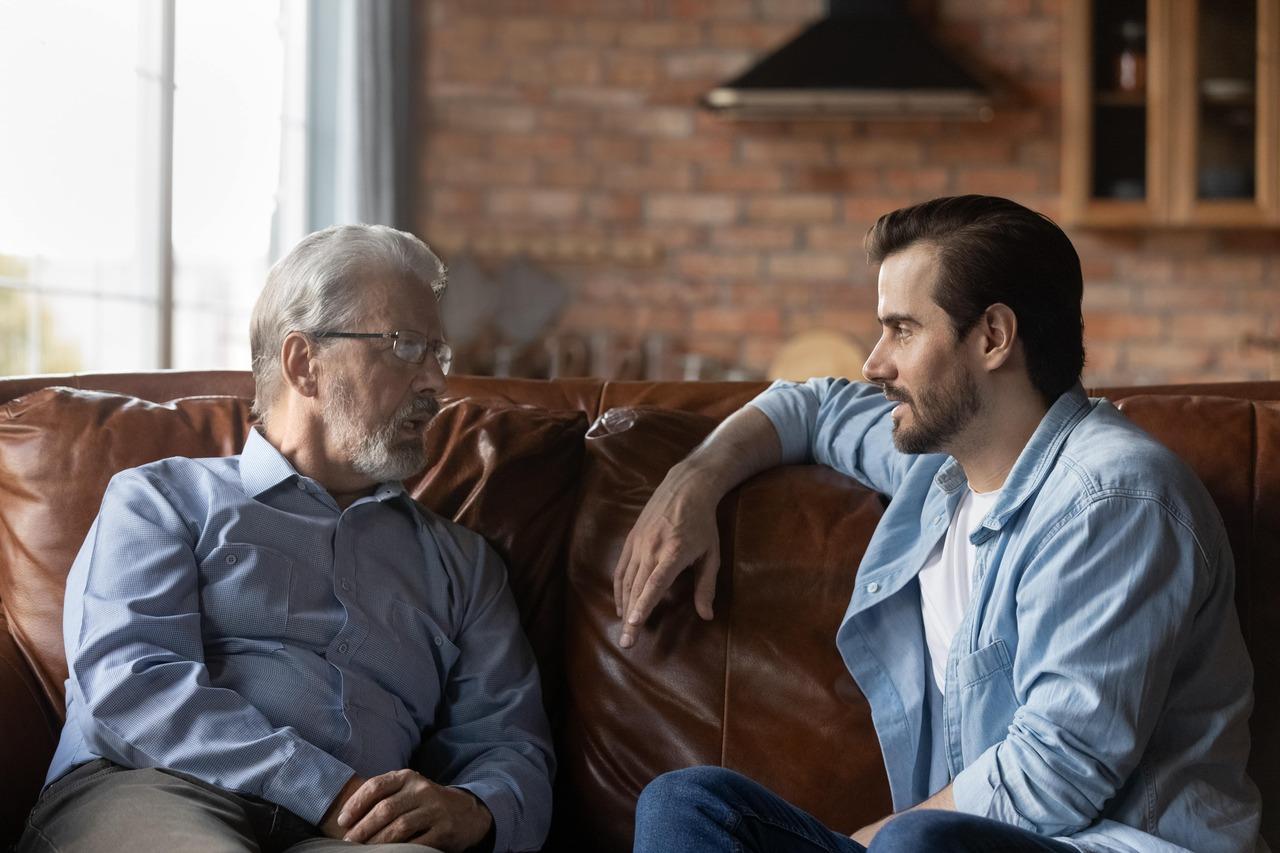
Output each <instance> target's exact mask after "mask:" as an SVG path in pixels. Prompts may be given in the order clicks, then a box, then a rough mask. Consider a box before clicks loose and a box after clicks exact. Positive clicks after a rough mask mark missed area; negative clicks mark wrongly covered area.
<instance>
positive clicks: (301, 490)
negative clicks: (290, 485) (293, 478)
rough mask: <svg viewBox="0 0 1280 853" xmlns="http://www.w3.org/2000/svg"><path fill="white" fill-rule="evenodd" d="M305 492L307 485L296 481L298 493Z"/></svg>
mask: <svg viewBox="0 0 1280 853" xmlns="http://www.w3.org/2000/svg"><path fill="white" fill-rule="evenodd" d="M306 490H307V484H306V483H304V482H302V481H301V480H299V481H298V491H300V492H305V491H306Z"/></svg>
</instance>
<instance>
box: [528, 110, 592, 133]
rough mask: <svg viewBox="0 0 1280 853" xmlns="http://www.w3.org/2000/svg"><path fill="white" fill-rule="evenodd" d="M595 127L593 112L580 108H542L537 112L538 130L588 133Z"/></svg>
mask: <svg viewBox="0 0 1280 853" xmlns="http://www.w3.org/2000/svg"><path fill="white" fill-rule="evenodd" d="M595 127H596V115H595V112H594V111H593V110H588V109H583V108H580V107H565V108H558V107H542V108H541V109H539V110H538V129H539V130H549V131H553V132H557V133H589V132H591V131H594V130H595Z"/></svg>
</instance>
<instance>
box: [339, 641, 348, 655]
mask: <svg viewBox="0 0 1280 853" xmlns="http://www.w3.org/2000/svg"><path fill="white" fill-rule="evenodd" d="M349 648H351V647H350V646H348V645H347V644H346V643H338V653H339V654H343V655H345V654H346V653H347V649H349Z"/></svg>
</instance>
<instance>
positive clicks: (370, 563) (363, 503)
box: [48, 430, 554, 851]
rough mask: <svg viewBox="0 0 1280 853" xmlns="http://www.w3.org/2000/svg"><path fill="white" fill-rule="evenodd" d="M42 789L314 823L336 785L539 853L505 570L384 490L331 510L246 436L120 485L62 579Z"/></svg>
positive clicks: (535, 776) (541, 791)
mask: <svg viewBox="0 0 1280 853" xmlns="http://www.w3.org/2000/svg"><path fill="white" fill-rule="evenodd" d="M63 638H64V642H65V643H66V651H67V663H68V667H69V670H70V675H69V678H68V679H67V683H66V689H67V723H66V725H65V726H64V728H63V730H62V738H61V740H60V742H59V744H58V749H57V752H56V753H55V755H54V759H53V764H52V766H51V767H50V768H49V774H48V780H49V781H52V780H54V779H56V778H58V777H59V776H61V775H62V774H63V773H65V772H66V771H67V770H69V769H71V768H72V767H74V766H76V765H78V764H81V763H83V762H85V761H89V760H92V759H94V758H97V757H99V756H101V757H105V758H109V759H111V760H112V761H115V762H116V763H118V764H122V765H125V766H127V767H163V768H169V769H172V770H177V771H181V772H184V773H188V774H190V775H193V776H196V777H198V778H200V779H203V780H205V781H207V782H210V783H213V784H215V785H219V786H221V787H223V788H227V789H229V790H233V791H238V792H241V793H246V794H252V795H255V796H258V797H261V798H263V799H265V800H269V801H271V802H274V803H278V804H280V805H283V806H285V807H286V808H288V809H290V810H291V811H293V812H295V813H296V814H298V815H300V816H301V817H303V818H305V819H306V820H308V821H311V822H313V823H316V822H319V820H320V819H321V818H322V817H323V815H324V812H325V810H326V808H327V807H328V806H329V804H330V802H332V800H333V798H334V797H335V796H336V795H337V793H338V791H339V789H340V788H341V787H342V785H343V783H345V782H346V780H347V779H348V778H349V777H350V776H351V774H352V772H353V771H354V772H357V773H360V774H362V775H364V776H373V775H377V774H380V773H385V772H388V771H390V770H396V769H400V768H403V767H406V766H408V764H409V760H410V755H411V754H412V753H413V752H414V750H415V749H416V748H418V747H419V745H421V746H422V751H421V752H420V753H419V763H418V765H417V768H416V769H418V770H420V771H422V772H423V774H424V775H426V776H427V777H428V778H430V779H432V780H434V781H436V782H439V783H441V784H449V785H454V786H457V787H459V788H465V789H466V790H468V791H471V792H472V793H473V794H475V795H476V796H477V797H479V798H480V800H482V801H483V802H484V804H485V805H486V806H487V807H488V808H489V811H490V812H492V813H493V818H494V827H495V833H496V838H495V842H496V843H495V847H494V849H495V850H497V851H504V850H536V849H537V848H538V847H540V846H541V844H542V841H543V839H544V837H545V835H546V833H547V829H548V827H549V825H550V820H551V782H550V780H551V774H552V772H553V764H554V758H553V755H552V748H551V739H550V736H549V730H548V725H547V719H546V714H545V712H544V710H543V707H542V696H541V690H540V687H539V681H538V671H537V666H536V664H535V662H534V658H533V654H532V652H531V651H530V649H529V646H528V643H527V642H526V640H525V638H524V634H523V633H522V632H521V629H520V620H519V616H518V614H517V612H516V608H515V603H514V600H513V599H512V597H511V594H510V592H509V590H508V588H507V582H506V572H505V570H504V568H503V566H502V563H501V561H500V560H499V559H498V558H497V556H496V555H494V553H493V552H492V550H491V549H490V548H489V547H488V546H487V545H486V544H485V542H484V540H483V539H481V537H480V536H478V535H477V534H475V533H473V532H471V531H469V530H466V529H464V528H462V527H459V526H458V525H456V524H453V523H451V522H448V521H446V520H444V519H441V518H439V517H438V516H435V515H433V514H431V513H427V512H424V511H421V510H419V509H418V508H417V507H416V506H415V505H414V503H413V501H412V500H411V499H410V498H409V497H408V495H407V494H405V492H404V489H403V488H402V487H401V485H400V484H399V483H384V484H381V485H380V486H378V487H377V489H376V491H375V493H374V494H373V495H371V496H369V497H366V498H362V499H360V500H358V501H355V502H354V503H352V504H351V505H350V506H348V507H347V508H346V509H345V510H342V509H339V508H338V505H337V504H336V503H335V502H334V500H333V498H332V497H330V496H329V494H328V493H327V492H326V491H325V490H324V488H323V487H322V486H320V484H318V483H317V482H315V481H314V480H311V479H309V478H306V477H302V476H300V475H299V474H298V473H297V472H296V471H295V470H294V469H293V467H292V466H291V465H290V464H289V462H288V461H287V460H286V459H285V458H284V457H283V456H281V455H280V453H279V452H277V451H276V449H275V448H274V447H272V446H271V444H270V443H269V442H268V441H267V440H266V439H265V438H263V437H262V435H261V434H259V433H258V432H257V431H256V430H253V431H251V432H250V435H249V439H248V441H247V442H246V444H245V449H244V453H243V454H242V455H240V456H232V457H228V458H222V459H182V458H173V459H165V460H162V461H160V462H155V463H152V464H150V465H144V466H142V467H140V468H134V469H130V470H128V471H123V472H121V473H120V474H117V475H116V476H115V477H114V478H113V479H112V481H111V483H110V485H109V486H108V487H107V491H106V495H105V496H104V497H103V500H102V508H101V510H100V512H99V514H98V517H97V520H96V521H94V524H93V527H92V528H91V529H90V531H89V535H88V537H87V538H86V539H85V543H84V545H83V547H82V548H81V549H80V553H79V556H78V557H77V558H76V561H75V564H74V565H73V566H72V569H71V573H70V576H69V577H68V579H67V593H66V601H65V605H64V614H63Z"/></svg>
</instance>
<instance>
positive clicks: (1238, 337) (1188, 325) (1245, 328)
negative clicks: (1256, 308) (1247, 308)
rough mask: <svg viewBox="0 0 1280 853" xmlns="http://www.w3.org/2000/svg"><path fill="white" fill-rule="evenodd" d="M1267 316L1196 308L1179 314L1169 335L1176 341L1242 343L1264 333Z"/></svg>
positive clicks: (1174, 319)
mask: <svg viewBox="0 0 1280 853" xmlns="http://www.w3.org/2000/svg"><path fill="white" fill-rule="evenodd" d="M1266 325H1267V323H1266V317H1264V316H1262V315H1261V314H1258V313H1256V312H1255V313H1248V314H1245V313H1238V312H1234V313H1233V312H1218V311H1212V312H1210V311H1196V312H1194V313H1189V314H1180V315H1178V316H1175V317H1174V318H1173V320H1172V323H1171V325H1170V330H1169V334H1170V337H1171V338H1172V339H1173V340H1175V341H1186V342H1196V343H1201V342H1205V341H1219V342H1222V343H1227V344H1232V345H1238V344H1240V343H1241V342H1242V341H1243V339H1244V337H1245V336H1246V335H1261V334H1263V333H1264V331H1265V329H1266Z"/></svg>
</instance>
